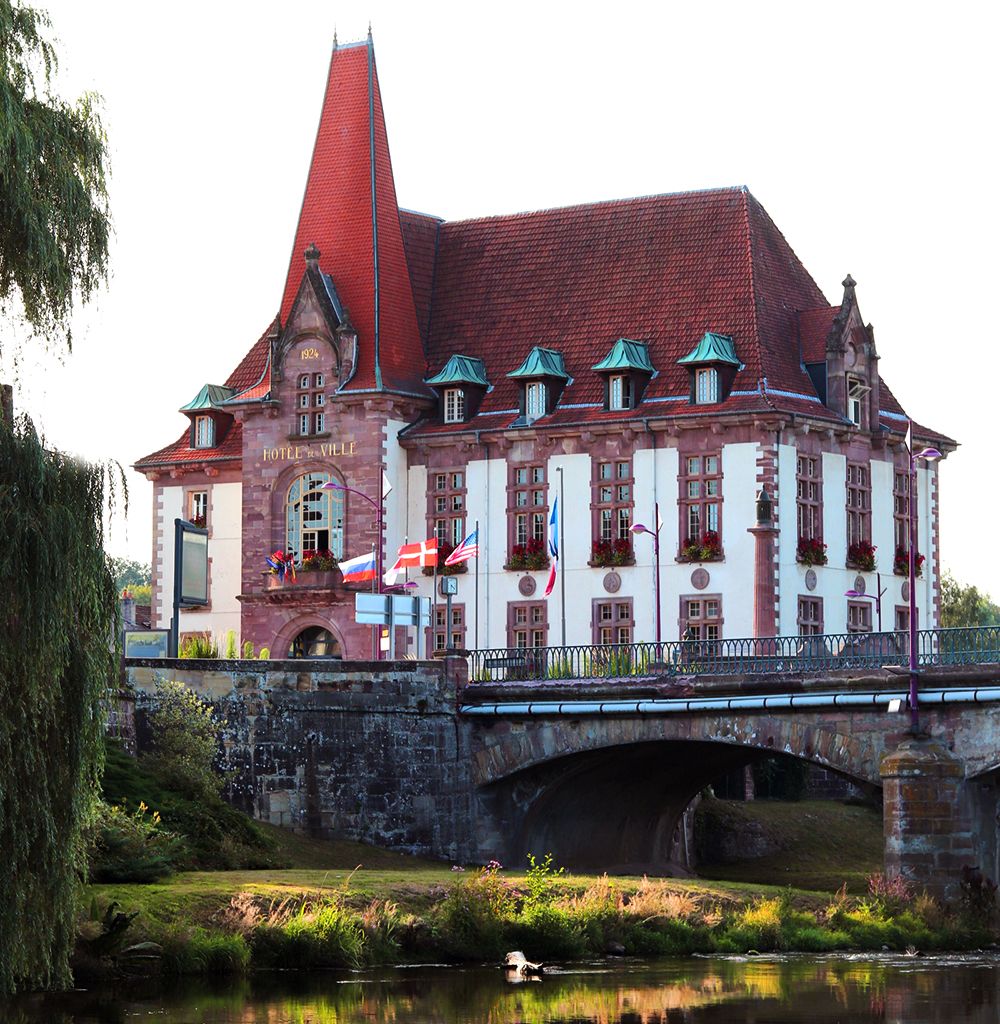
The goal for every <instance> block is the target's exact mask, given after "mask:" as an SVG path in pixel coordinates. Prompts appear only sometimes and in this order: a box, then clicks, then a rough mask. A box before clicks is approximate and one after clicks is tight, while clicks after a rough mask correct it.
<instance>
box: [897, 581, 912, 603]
mask: <svg viewBox="0 0 1000 1024" xmlns="http://www.w3.org/2000/svg"><path fill="white" fill-rule="evenodd" d="M899 596H900V597H901V598H902V599H903V600H904V601H909V600H910V581H909V580H903V585H902V586H901V587H900V588H899Z"/></svg>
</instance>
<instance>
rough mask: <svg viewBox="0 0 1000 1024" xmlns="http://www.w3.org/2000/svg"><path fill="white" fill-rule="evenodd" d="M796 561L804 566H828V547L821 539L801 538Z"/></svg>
mask: <svg viewBox="0 0 1000 1024" xmlns="http://www.w3.org/2000/svg"><path fill="white" fill-rule="evenodd" d="M795 560H796V561H797V562H801V564H802V565H826V545H825V544H824V543H823V541H822V540H820V538H819V537H799V545H798V547H797V548H796V549H795Z"/></svg>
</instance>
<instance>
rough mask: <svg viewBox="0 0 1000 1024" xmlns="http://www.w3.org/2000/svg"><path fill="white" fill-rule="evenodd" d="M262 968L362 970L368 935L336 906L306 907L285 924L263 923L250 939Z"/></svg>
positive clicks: (342, 909) (351, 914) (355, 918)
mask: <svg viewBox="0 0 1000 1024" xmlns="http://www.w3.org/2000/svg"><path fill="white" fill-rule="evenodd" d="M250 942H251V948H252V952H253V962H254V964H255V965H257V966H261V967H296V968H303V969H310V968H317V967H359V966H361V964H362V963H363V962H364V950H365V933H364V931H363V929H362V927H361V922H360V921H359V920H358V917H357V916H356V915H355V914H353V913H351V911H349V910H347V909H346V908H344V907H341V906H339V905H337V904H336V903H325V904H322V905H321V906H319V907H318V908H315V907H303V908H302V909H301V910H300V911H299V912H298V913H297V914H295V915H294V916H293V917H292V918H291V919H290V920H288V921H287V922H286V923H284V924H279V925H269V924H262V925H259V926H258V927H257V928H255V929H254V931H253V932H252V934H251V936H250Z"/></svg>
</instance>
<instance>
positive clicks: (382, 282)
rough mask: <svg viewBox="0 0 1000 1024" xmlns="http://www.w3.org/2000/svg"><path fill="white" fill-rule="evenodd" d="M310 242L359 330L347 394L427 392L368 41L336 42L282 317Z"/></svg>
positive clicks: (292, 296) (299, 277)
mask: <svg viewBox="0 0 1000 1024" xmlns="http://www.w3.org/2000/svg"><path fill="white" fill-rule="evenodd" d="M311 243H315V245H316V246H317V247H318V248H319V250H320V252H321V253H322V256H321V258H320V260H319V269H320V270H321V271H322V272H323V273H324V274H329V275H330V277H331V278H332V279H333V283H334V286H335V287H336V290H337V293H338V294H339V296H340V297H341V299H342V301H343V304H344V306H345V307H346V309H347V311H348V313H349V315H350V318H351V322H352V324H353V326H354V327H355V329H356V330H357V332H358V362H357V371H356V373H355V375H354V377H353V379H352V381H351V384H350V388H351V389H352V390H354V389H358V390H361V389H375V390H386V391H401V392H406V393H412V394H421V395H422V394H427V393H428V392H427V389H426V388H425V387H424V385H423V382H422V381H423V377H424V368H425V360H424V354H423V347H422V343H421V340H420V332H419V329H418V326H417V315H416V310H415V306H414V302H413V292H412V289H411V285H410V277H409V271H408V268H407V264H406V255H405V252H404V249H403V235H402V230H401V228H400V223H399V207H398V205H397V202H396V188H395V184H394V181H393V176H392V163H391V161H390V158H389V142H388V139H387V137H386V131H385V116H384V114H383V111H382V97H381V95H380V92H379V86H378V74H377V71H376V67H375V52H374V46H373V44H372V39H371V35H369V36H368V38H367V39H366V40H365V41H364V42H361V43H353V44H347V45H344V44H340V45H337V46H336V47H335V48H334V50H333V53H332V56H331V59H330V72H329V75H328V78H327V86H326V95H325V97H324V100H323V109H322V113H321V115H320V122H319V128H318V130H317V133H316V144H315V146H314V148H313V156H312V162H311V165H310V168H309V177H308V179H307V181H306V188H305V195H304V197H303V200H302V210H301V213H300V214H299V223H298V227H297V229H296V233H295V240H294V243H293V245H292V255H291V259H290V261H289V269H288V276H287V278H286V281H285V289H284V293H283V298H282V303H281V316H282V322H283V323H287V322H288V316H289V313H290V312H291V309H292V305H293V303H294V301H295V296H296V293H297V292H298V288H299V284H300V282H301V280H302V273H303V267H302V252H303V250H304V249H305V248H306V246H308V245H310V244H311Z"/></svg>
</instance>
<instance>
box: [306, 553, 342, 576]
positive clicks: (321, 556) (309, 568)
mask: <svg viewBox="0 0 1000 1024" xmlns="http://www.w3.org/2000/svg"><path fill="white" fill-rule="evenodd" d="M336 568H337V557H336V555H334V553H333V552H332V551H307V552H306V553H305V554H304V555H303V556H302V565H301V566H300V567H299V572H331V571H332V570H333V569H336Z"/></svg>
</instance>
